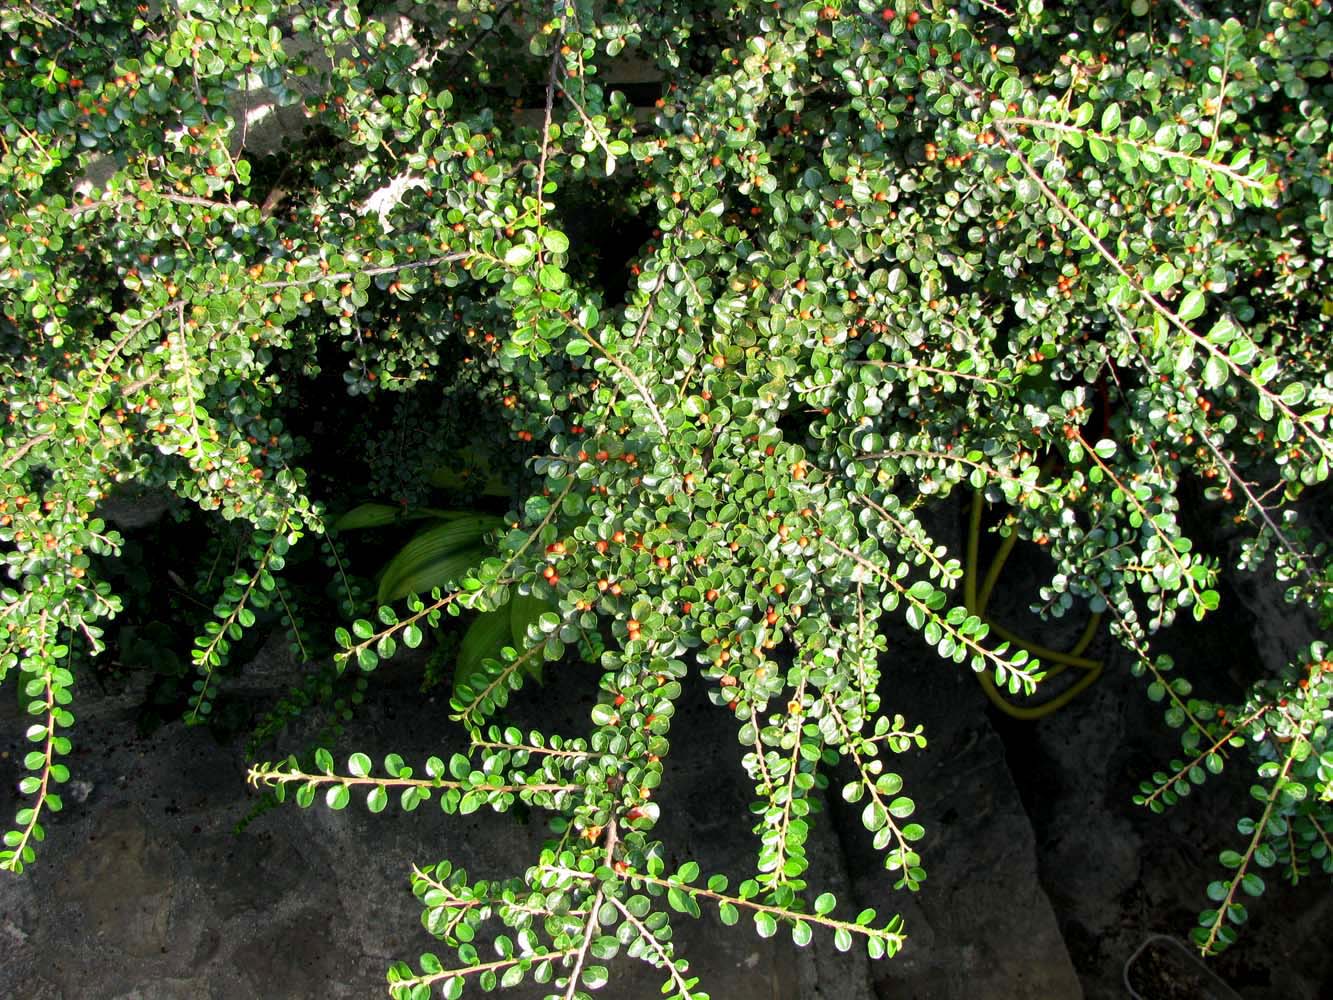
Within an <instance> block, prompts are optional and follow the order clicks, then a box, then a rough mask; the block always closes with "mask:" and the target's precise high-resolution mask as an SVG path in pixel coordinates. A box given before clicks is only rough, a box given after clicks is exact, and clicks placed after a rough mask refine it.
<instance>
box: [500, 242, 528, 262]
mask: <svg viewBox="0 0 1333 1000" xmlns="http://www.w3.org/2000/svg"><path fill="white" fill-rule="evenodd" d="M532 256H533V255H532V248H531V247H527V246H523V245H522V244H516V245H515V246H512V247H510V248H509V250H508V251H506V253H505V257H504V260H505V264H506V265H508V266H509V267H522V266H523V265H524V264H526V263H528V262H529V261H530V260H532Z"/></svg>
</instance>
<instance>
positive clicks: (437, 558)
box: [378, 514, 503, 604]
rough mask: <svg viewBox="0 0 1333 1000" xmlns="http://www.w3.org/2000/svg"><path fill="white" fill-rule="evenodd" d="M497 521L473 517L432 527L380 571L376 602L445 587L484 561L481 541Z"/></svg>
mask: <svg viewBox="0 0 1333 1000" xmlns="http://www.w3.org/2000/svg"><path fill="white" fill-rule="evenodd" d="M501 523H503V522H502V521H501V519H500V518H498V517H493V516H491V515H489V514H475V515H469V516H467V517H460V518H456V519H454V520H451V521H445V522H444V523H443V524H439V525H436V526H435V527H433V528H430V529H428V530H426V531H423V532H422V533H421V534H419V535H417V536H416V537H415V538H413V539H412V540H411V541H410V542H408V543H407V544H406V545H404V546H403V547H402V549H401V550H399V552H398V554H397V555H396V556H394V557H393V559H391V560H390V561H389V565H387V566H385V567H384V575H383V576H382V577H381V578H380V587H379V595H378V596H379V602H380V603H381V604H387V603H388V602H390V601H393V600H397V599H398V598H400V597H405V596H407V595H408V594H410V593H419V594H420V593H426V592H427V591H429V590H430V589H431V588H432V587H447V586H449V585H450V584H452V583H453V582H454V581H456V580H457V579H458V577H460V576H461V575H462V574H463V573H465V572H466V571H467V570H468V569H469V568H470V567H472V566H474V565H476V564H477V563H479V562H480V561H481V560H482V559H483V558H485V550H484V549H483V548H482V547H481V541H482V539H483V538H484V537H485V535H486V533H487V532H488V531H490V530H491V529H492V528H496V527H498V526H499V525H500V524H501Z"/></svg>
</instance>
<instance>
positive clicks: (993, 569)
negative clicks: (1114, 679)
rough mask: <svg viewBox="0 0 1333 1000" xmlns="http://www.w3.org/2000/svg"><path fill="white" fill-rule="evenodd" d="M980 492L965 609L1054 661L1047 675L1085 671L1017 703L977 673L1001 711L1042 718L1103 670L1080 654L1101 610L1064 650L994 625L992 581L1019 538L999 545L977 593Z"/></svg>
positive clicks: (970, 536)
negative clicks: (1051, 692)
mask: <svg viewBox="0 0 1333 1000" xmlns="http://www.w3.org/2000/svg"><path fill="white" fill-rule="evenodd" d="M981 504H982V499H981V492H980V491H977V492H976V493H974V494H973V496H972V511H971V516H970V517H969V518H968V528H967V563H966V565H965V566H964V568H963V604H964V605H965V606H966V607H967V610H968V611H969V612H970V613H971V614H974V615H976V616H977V617H978V618H980V619H981V620H982V621H984V622H985V623H986V624H987V625H988V626H989V627H990V630H991V631H992V632H994V633H995V634H996V635H998V636H999V637H1000V638H1001V639H1004V640H1006V641H1008V642H1010V643H1012V644H1013V645H1015V646H1019V647H1021V648H1022V649H1025V650H1027V651H1028V652H1029V653H1031V654H1032V655H1033V656H1035V657H1037V659H1039V660H1041V661H1043V662H1045V663H1051V664H1054V666H1053V667H1052V668H1051V669H1050V670H1048V671H1047V672H1046V677H1047V679H1049V678H1051V677H1056V676H1058V675H1059V674H1061V673H1063V672H1064V671H1065V670H1066V669H1067V668H1069V667H1077V668H1078V669H1080V670H1082V671H1084V675H1083V676H1082V677H1080V678H1079V679H1078V680H1077V681H1075V682H1074V683H1073V684H1071V685H1070V686H1069V687H1067V688H1066V689H1065V690H1063V691H1061V692H1060V693H1059V694H1058V695H1056V696H1055V697H1054V698H1051V699H1049V700H1047V701H1044V702H1042V703H1041V704H1040V705H1031V706H1020V705H1015V704H1013V703H1012V702H1011V701H1009V700H1008V699H1007V698H1006V697H1005V696H1004V694H1003V693H1002V692H1001V691H1000V689H999V688H998V687H996V685H995V681H994V680H993V679H992V678H991V675H990V673H989V672H988V671H982V672H981V673H980V674H978V675H977V676H978V679H979V680H980V681H981V689H982V690H983V691H985V692H986V697H987V698H989V699H990V700H991V703H992V704H993V705H995V707H996V708H998V709H999V710H1000V711H1002V712H1004V713H1005V714H1006V715H1008V716H1011V717H1012V718H1015V719H1022V720H1024V721H1031V720H1035V719H1041V718H1044V717H1045V716H1047V715H1050V714H1051V713H1052V712H1055V711H1056V710H1058V709H1060V708H1063V707H1064V706H1065V705H1067V704H1069V703H1070V702H1071V701H1073V700H1074V698H1076V697H1078V695H1079V694H1080V693H1081V692H1083V691H1084V690H1086V689H1087V688H1088V687H1089V685H1091V684H1092V682H1093V681H1095V680H1096V679H1097V678H1098V677H1100V676H1101V672H1102V661H1101V660H1092V659H1088V658H1087V657H1085V656H1083V653H1084V652H1085V651H1086V650H1087V648H1088V646H1089V645H1091V643H1092V640H1093V638H1094V637H1095V636H1096V634H1097V629H1098V627H1100V625H1101V621H1102V616H1101V612H1096V613H1094V614H1093V615H1091V616H1090V617H1089V618H1088V624H1087V625H1086V626H1085V627H1084V629H1083V634H1082V635H1080V636H1079V639H1078V642H1076V643H1075V644H1074V647H1073V649H1071V650H1070V651H1069V652H1067V653H1062V652H1060V651H1059V650H1056V649H1051V648H1049V647H1047V646H1042V645H1040V644H1039V643H1035V642H1032V641H1030V640H1028V639H1025V638H1023V637H1022V636H1020V635H1017V634H1016V633H1014V632H1011V631H1009V630H1008V629H1007V628H1004V627H1003V626H1002V625H997V624H995V622H993V621H991V620H990V619H989V618H987V617H986V607H987V605H988V604H990V597H991V593H992V592H993V591H994V589H995V584H996V583H997V582H998V581H999V578H1000V573H1001V572H1002V571H1003V570H1004V564H1005V562H1006V561H1007V560H1008V559H1009V555H1010V553H1011V552H1013V550H1014V546H1015V545H1016V544H1017V542H1018V534H1017V532H1015V533H1013V534H1010V535H1009V536H1008V537H1007V538H1006V539H1005V540H1004V541H1003V542H1002V543H1001V545H1000V549H999V551H998V552H996V554H995V558H994V559H993V560H992V561H991V564H990V567H989V569H988V570H987V572H986V578H985V579H984V580H983V581H982V585H981V592H980V594H978V593H977V563H978V561H979V560H980V550H981Z"/></svg>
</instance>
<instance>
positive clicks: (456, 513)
mask: <svg viewBox="0 0 1333 1000" xmlns="http://www.w3.org/2000/svg"><path fill="white" fill-rule="evenodd" d="M473 513H474V512H473V511H470V510H440V509H439V508H438V507H407V508H403V507H397V506H394V505H393V504H387V503H363V504H361V506H359V507H353V508H352V509H351V510H349V511H348V512H347V513H346V514H343V515H342V516H341V517H340V518H338V520H336V521H334V522H333V526H334V527H335V528H337V529H338V530H339V531H357V530H360V529H362V528H383V527H385V526H386V525H390V524H397V523H398V522H399V521H419V520H421V519H422V518H433V519H435V520H440V521H451V520H455V519H457V518H460V517H470V516H472V515H473Z"/></svg>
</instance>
